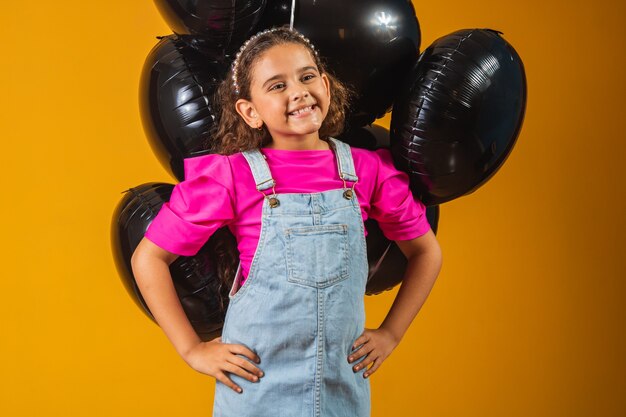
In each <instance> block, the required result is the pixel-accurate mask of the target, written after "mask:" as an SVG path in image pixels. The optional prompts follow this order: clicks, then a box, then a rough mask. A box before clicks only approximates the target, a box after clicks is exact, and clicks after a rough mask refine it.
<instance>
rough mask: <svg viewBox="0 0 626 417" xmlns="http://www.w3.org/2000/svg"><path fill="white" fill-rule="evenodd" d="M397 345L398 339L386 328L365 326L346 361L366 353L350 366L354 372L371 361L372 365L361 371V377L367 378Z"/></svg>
mask: <svg viewBox="0 0 626 417" xmlns="http://www.w3.org/2000/svg"><path fill="white" fill-rule="evenodd" d="M359 345H361V346H359ZM397 345H398V341H397V340H396V338H395V337H394V336H393V335H392V334H391V332H389V331H388V330H386V329H383V328H378V329H367V328H366V329H365V330H364V331H363V334H361V336H359V337H358V338H357V339H356V340H355V341H354V344H353V345H352V353H350V355H349V356H348V362H350V363H352V362H354V361H356V360H357V359H359V358H361V357H363V356H366V355H367V356H366V357H365V359H363V360H362V361H361V362H359V363H358V364H356V365H355V366H354V367H353V368H352V369H353V371H354V372H356V371H359V370H361V369H363V368H365V367H367V366H368V365H369V364H370V363H373V365H372V366H371V367H370V368H369V369H368V370H367V371H365V372H364V373H363V378H367V377H369V376H370V375H372V374H373V373H374V372H376V370H377V369H378V368H379V367H380V364H381V363H383V361H384V360H385V359H387V356H389V355H390V354H391V352H392V351H393V350H394V349H395V348H396V346H397Z"/></svg>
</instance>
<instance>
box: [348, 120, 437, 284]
mask: <svg viewBox="0 0 626 417" xmlns="http://www.w3.org/2000/svg"><path fill="white" fill-rule="evenodd" d="M339 138H340V139H341V140H342V141H344V142H346V143H348V144H349V145H351V146H355V147H358V148H364V149H369V150H376V149H381V148H389V131H388V130H387V129H386V128H384V127H383V126H379V125H372V126H366V127H360V128H352V129H350V130H348V131H346V132H344V133H343V134H342V135H341V136H340V137H339ZM426 218H427V220H428V223H429V224H430V227H431V229H432V230H433V233H435V234H437V226H438V224H439V206H438V205H435V206H431V207H426ZM365 228H366V229H367V236H366V238H365V242H366V246H367V261H368V265H369V274H368V278H367V285H366V291H365V293H366V294H367V295H374V294H378V293H380V292H382V291H387V290H390V289H392V288H393V287H395V286H396V285H398V284H399V283H400V282H402V279H403V277H404V272H405V271H406V267H407V259H406V257H405V256H404V254H403V253H402V251H401V250H400V248H399V247H398V245H397V244H396V242H394V241H392V240H389V239H387V238H386V237H385V235H384V234H383V232H382V230H381V228H380V226H379V225H378V222H377V221H376V220H374V219H367V220H366V221H365Z"/></svg>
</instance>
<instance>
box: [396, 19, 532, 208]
mask: <svg viewBox="0 0 626 417" xmlns="http://www.w3.org/2000/svg"><path fill="white" fill-rule="evenodd" d="M403 91H404V92H403V93H402V94H401V95H400V96H398V98H397V99H396V101H395V103H394V107H393V112H392V118H391V143H390V148H391V150H392V154H393V157H394V162H395V165H396V167H397V168H398V169H400V170H402V171H404V172H407V173H409V175H410V178H411V189H412V190H413V193H414V195H416V196H418V197H420V199H421V200H422V201H423V202H424V203H425V204H426V205H433V204H441V203H444V202H446V201H450V200H452V199H454V198H457V197H459V196H462V195H464V194H469V193H471V192H473V191H475V190H476V189H477V188H478V187H479V186H480V185H482V184H483V183H485V182H486V181H487V180H488V179H489V178H490V177H491V176H492V175H493V174H494V173H495V172H496V171H497V170H498V169H499V168H500V166H502V164H503V163H504V161H505V160H506V158H507V157H508V155H509V153H510V152H511V150H512V148H513V146H514V144H515V141H516V139H517V136H518V134H519V131H520V129H521V126H522V122H523V119H524V112H525V108H526V76H525V72H524V66H523V64H522V61H521V59H520V57H519V56H518V54H517V53H516V51H515V50H514V49H513V47H512V46H511V45H510V44H509V43H508V42H507V41H506V40H504V38H502V36H500V33H499V32H497V31H493V30H490V29H465V30H459V31H456V32H454V33H452V34H449V35H446V36H443V37H441V38H439V39H437V40H436V41H434V42H433V44H432V45H430V46H429V47H428V48H427V49H426V50H424V52H422V54H421V55H420V58H419V60H418V62H417V63H416V65H415V67H414V69H413V70H412V73H411V76H410V77H409V78H408V80H407V83H406V85H405V87H404V89H403Z"/></svg>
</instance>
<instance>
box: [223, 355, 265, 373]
mask: <svg viewBox="0 0 626 417" xmlns="http://www.w3.org/2000/svg"><path fill="white" fill-rule="evenodd" d="M226 360H227V361H228V362H230V363H232V364H235V365H237V366H239V367H241V368H243V369H245V370H247V371H248V372H250V373H251V374H255V375H256V376H258V377H262V376H263V371H261V370H260V369H259V368H258V367H256V366H254V364H253V363H251V362H250V361H247V360H245V359H244V358H242V357H241V356H236V355H232V356H230V357H228V358H227V359H226Z"/></svg>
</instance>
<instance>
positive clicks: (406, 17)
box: [259, 0, 420, 126]
mask: <svg viewBox="0 0 626 417" xmlns="http://www.w3.org/2000/svg"><path fill="white" fill-rule="evenodd" d="M290 17H291V1H290V0H268V1H267V7H266V9H265V11H264V12H263V15H262V19H261V22H260V23H259V30H261V29H266V28H269V27H272V26H281V25H284V24H289V23H290ZM293 27H294V28H295V29H297V30H298V31H299V32H301V33H302V34H303V35H305V36H306V37H308V38H309V39H310V40H311V42H312V43H313V44H314V45H315V47H316V49H317V50H318V51H319V53H320V55H321V56H322V57H323V58H326V61H327V66H328V69H329V71H330V72H332V73H334V74H335V75H336V76H338V78H339V79H340V80H342V81H344V82H346V83H347V84H349V85H350V86H352V88H353V89H354V90H355V91H356V93H357V95H358V98H357V100H356V101H355V103H354V105H353V106H352V109H351V113H350V114H349V115H348V118H347V119H348V121H349V124H350V125H352V126H364V125H367V124H371V123H372V122H373V121H374V120H375V119H377V118H379V117H382V116H383V115H384V114H385V113H387V112H389V111H390V110H391V107H392V105H393V101H394V98H395V97H396V95H397V94H398V93H399V89H400V87H401V83H402V80H403V79H404V78H405V77H406V76H407V74H408V73H409V71H410V69H411V67H412V66H413V64H414V63H415V61H416V60H417V57H418V54H419V47H420V27H419V22H418V20H417V17H416V16H415V9H414V7H413V4H412V3H411V2H409V1H406V0H384V1H383V0H342V1H329V0H326V1H324V0H321V1H320V0H313V1H311V0H308V1H302V0H301V1H297V2H296V8H295V11H294V25H293Z"/></svg>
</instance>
